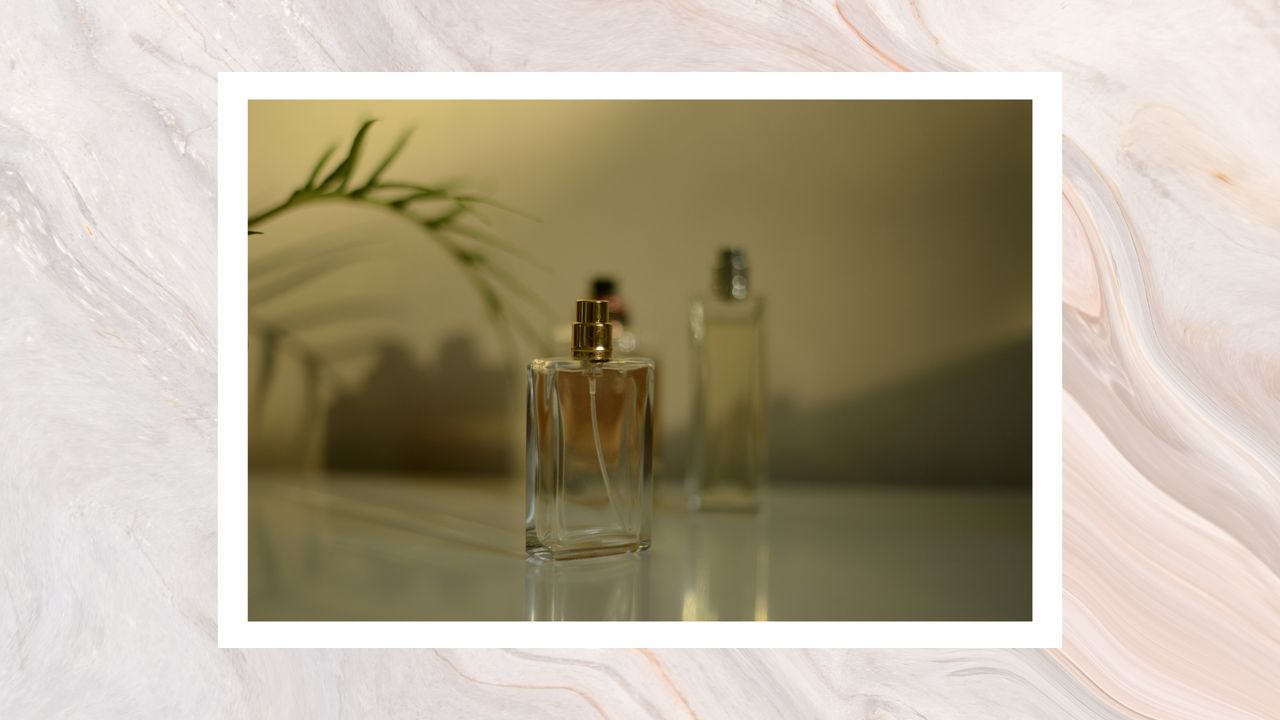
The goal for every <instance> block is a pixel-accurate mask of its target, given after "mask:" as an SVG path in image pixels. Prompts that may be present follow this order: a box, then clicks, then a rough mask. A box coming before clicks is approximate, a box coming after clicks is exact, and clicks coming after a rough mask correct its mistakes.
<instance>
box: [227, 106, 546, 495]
mask: <svg viewBox="0 0 1280 720" xmlns="http://www.w3.org/2000/svg"><path fill="white" fill-rule="evenodd" d="M375 122H376V121H374V120H368V121H365V122H364V123H363V124H361V125H360V127H359V129H358V130H357V131H356V133H355V135H354V137H353V138H352V140H351V142H350V143H349V145H348V146H347V152H346V155H345V156H344V157H343V158H342V159H341V160H339V161H337V162H336V164H334V162H332V161H333V158H334V154H335V153H336V152H337V151H338V146H337V145H335V146H332V147H330V148H329V149H327V150H326V151H325V152H324V153H323V154H321V156H320V158H319V159H318V160H317V161H316V163H315V164H314V165H313V167H312V169H311V172H310V174H309V175H308V176H307V177H306V180H305V182H303V183H302V184H301V185H300V186H299V187H297V188H296V189H295V190H293V191H292V192H291V193H290V194H289V196H288V197H287V198H286V199H285V200H283V201H282V202H280V203H278V204H276V205H274V206H271V207H269V208H266V209H263V210H260V211H258V212H256V213H253V214H252V215H251V216H250V217H249V219H248V236H249V241H250V242H252V243H255V246H257V248H259V249H260V248H261V245H262V244H272V243H273V242H278V241H277V240H276V238H274V237H273V235H272V234H271V233H269V232H264V230H263V228H264V227H266V226H267V224H268V223H269V221H270V220H271V219H273V218H275V217H277V216H280V215H282V214H285V213H290V212H295V211H299V210H304V209H306V208H308V207H313V206H318V205H321V204H339V205H347V206H350V207H366V208H375V209H378V210H380V211H383V212H387V213H391V214H393V215H395V216H397V217H399V218H401V219H402V220H403V221H404V222H405V224H406V227H411V228H414V229H416V233H415V235H414V237H417V238H421V239H427V240H429V241H431V242H433V243H435V245H436V246H438V247H439V248H440V249H442V250H444V252H445V254H446V255H447V256H448V257H449V258H450V259H451V260H453V262H454V263H455V265H456V268H457V270H458V271H459V272H460V273H462V275H463V276H464V277H465V278H466V279H467V280H468V281H469V283H470V284H471V286H472V287H473V288H474V289H475V291H476V294H477V295H478V296H479V299H480V301H481V302H482V303H483V305H484V308H485V311H486V314H487V316H488V318H489V320H490V324H491V325H492V327H493V329H494V331H495V332H496V333H497V335H498V338H499V340H500V342H501V343H502V346H503V349H504V355H505V356H506V358H507V359H508V361H514V359H515V358H517V357H518V356H519V353H518V345H519V344H520V343H522V342H525V343H528V344H530V345H531V346H534V347H537V346H539V345H540V343H541V342H542V340H541V336H540V335H539V333H538V332H537V331H536V330H535V324H534V320H532V319H531V318H529V317H527V316H526V315H525V314H524V313H523V312H522V308H523V309H524V310H525V311H528V310H529V309H532V311H533V312H534V313H535V315H536V319H537V320H538V321H539V322H541V323H542V324H545V318H546V317H548V316H549V312H548V310H547V308H546V306H545V304H544V303H543V302H542V301H541V299H540V298H538V297H537V296H536V295H535V294H534V293H533V292H532V291H531V290H530V289H529V288H528V287H527V286H525V285H524V284H523V283H521V282H520V281H519V279H517V277H516V276H515V275H514V274H513V273H512V272H510V271H509V270H507V269H505V268H504V267H502V265H501V264H500V263H499V262H498V261H497V260H496V259H495V256H496V255H499V254H500V255H502V256H505V257H507V258H515V259H519V260H521V261H523V262H525V263H528V264H534V262H533V260H532V259H531V257H530V256H529V255H527V254H526V253H524V252H522V251H521V250H520V249H519V248H516V247H514V246H512V245H510V244H508V243H505V242H503V241H502V240H500V239H499V238H497V237H495V236H494V235H493V234H491V233H490V232H488V231H487V230H486V229H484V227H483V226H484V225H485V224H486V223H487V221H486V215H485V213H486V212H487V211H491V210H497V211H502V212H511V213H516V214H521V213H518V211H515V210H513V209H511V208H509V207H507V206H505V205H501V204H499V203H497V202H495V201H493V200H491V199H489V198H485V197H481V196H478V195H474V194H470V193H465V192H462V191H461V190H459V189H458V188H456V187H453V186H451V185H447V184H438V185H433V184H423V183H419V182H413V181H404V180H388V179H385V177H384V175H385V174H386V172H387V171H388V169H389V168H390V167H391V165H392V163H393V162H394V161H395V159H396V157H397V156H398V155H399V154H400V152H401V150H403V149H404V147H405V145H406V143H407V142H408V141H409V138H410V135H411V133H410V132H405V133H404V134H402V135H401V136H400V137H399V139H398V140H397V141H396V142H395V144H394V145H393V146H392V147H391V149H390V150H389V151H388V152H387V153H386V154H385V155H384V156H382V157H381V158H380V159H378V161H377V162H376V164H374V165H373V166H372V170H370V171H368V173H367V174H362V170H361V167H360V166H361V160H362V158H363V152H364V149H365V140H366V137H367V136H368V133H369V131H370V128H371V127H372V126H373V125H374V123H375ZM526 217H527V216H526ZM383 245H384V241H383V240H379V239H375V240H362V239H352V238H338V239H336V240H332V239H329V240H326V239H323V238H308V239H307V242H303V243H300V244H298V245H295V246H289V247H280V248H279V249H270V248H268V251H267V252H266V253H265V254H262V255H259V256H258V257H257V258H256V259H255V260H254V261H252V262H251V263H250V266H249V318H248V323H249V333H250V340H251V343H250V344H251V347H253V346H256V348H257V350H258V351H257V353H255V354H253V355H251V357H250V362H251V363H254V362H256V363H257V372H256V373H255V374H251V377H253V378H254V379H255V382H253V383H252V384H251V386H250V388H249V425H250V434H249V437H250V447H249V454H250V462H251V464H254V463H255V459H261V457H262V455H263V454H262V453H261V452H255V450H256V448H255V438H256V437H258V436H259V435H260V433H258V432H256V430H257V429H260V428H261V427H262V423H264V422H265V410H266V408H267V405H268V403H269V401H270V400H271V398H272V395H273V391H277V388H278V387H279V386H280V385H281V383H282V379H283V377H284V375H285V374H286V373H289V372H296V375H297V377H298V381H297V383H296V384H298V385H300V393H301V398H302V402H301V407H300V410H299V411H298V412H297V416H296V417H295V418H294V419H293V420H294V422H295V429H294V431H293V433H292V438H293V439H292V440H291V442H290V444H291V445H292V448H291V452H290V453H289V455H290V456H291V457H294V458H314V457H315V456H316V453H315V450H316V449H317V448H318V447H319V445H320V444H321V442H322V439H323V436H324V434H325V433H324V421H325V419H326V418H329V419H330V420H335V421H337V422H338V425H339V426H340V427H348V426H350V425H351V424H352V421H356V422H361V423H365V431H364V433H362V437H369V436H370V435H371V434H373V433H374V432H376V430H377V427H381V428H388V427H397V428H401V429H400V430H398V431H397V432H399V433H400V434H401V435H403V433H404V432H408V431H412V430H408V431H406V430H404V429H403V428H404V427H405V425H406V424H407V425H408V426H409V427H410V428H411V429H412V428H419V429H424V428H423V422H422V417H424V415H423V410H424V408H431V407H432V405H431V404H432V403H433V402H435V400H436V399H437V398H438V397H446V396H447V397H451V396H448V395H447V393H443V392H441V393H440V394H439V395H437V394H436V393H435V392H434V391H433V390H432V388H435V390H441V388H442V386H441V385H440V384H439V383H437V382H433V380H432V378H433V377H437V376H438V373H435V374H433V373H432V371H431V370H430V369H429V368H424V367H421V366H418V365H417V364H416V363H415V362H414V361H413V358H412V357H411V354H410V352H409V350H408V348H407V347H406V346H405V345H404V344H402V343H398V342H396V341H395V340H393V339H387V338H385V337H373V338H369V339H368V340H360V339H358V340H355V341H352V340H351V339H350V338H347V339H345V340H343V341H341V342H326V341H324V340H322V339H321V338H322V337H323V335H324V333H323V331H324V330H325V329H327V328H330V327H332V326H334V325H337V324H341V323H352V322H361V321H367V320H370V319H375V318H392V319H394V318H397V317H400V316H403V315H404V314H406V311H407V308H406V306H405V304H404V302H403V301H402V300H401V299H400V298H397V297H394V296H377V295H365V296H359V297H340V298H336V299H332V300H325V301H322V302H318V303H308V304H304V305H302V306H301V307H298V306H297V303H296V302H287V301H289V300H293V299H296V297H297V295H298V293H299V292H300V291H302V290H304V289H307V290H311V291H314V289H315V288H316V287H317V286H319V285H320V284H321V283H322V282H323V281H324V280H325V278H327V277H330V276H332V275H334V274H335V273H337V272H338V271H340V270H343V269H345V268H349V267H351V266H353V265H354V264H356V263H357V262H359V261H363V260H368V259H371V257H373V256H376V253H377V250H378V249H380V248H381V247H382V246H383ZM517 299H518V300H519V301H520V302H514V300H517ZM281 308H287V309H285V310H282V309H281ZM375 352H376V354H377V357H376V359H375V369H374V376H373V377H371V378H369V381H368V382H367V383H365V384H358V383H356V382H354V381H353V380H352V378H350V377H348V376H346V375H344V373H343V372H342V371H341V370H340V369H339V368H340V366H342V365H343V364H344V363H347V362H348V361H351V360H353V359H360V358H366V357H367V356H368V355H369V354H370V353H375ZM442 362H443V364H444V367H442V368H441V370H440V371H441V372H454V373H460V374H462V375H463V376H467V375H475V374H477V373H478V374H479V376H480V377H477V378H476V382H475V383H468V385H469V386H470V387H472V388H475V387H494V388H497V389H498V390H499V391H498V392H496V393H490V395H492V397H488V396H486V397H487V398H488V399H487V400H486V398H470V399H469V401H471V402H476V401H481V402H480V403H479V405H477V406H473V407H476V408H477V412H479V413H480V414H481V415H482V416H484V417H483V418H482V419H481V422H483V423H489V424H487V425H485V427H486V428H487V429H488V432H489V433H490V435H491V436H492V435H497V434H500V432H501V427H502V423H501V421H500V418H501V417H502V416H503V413H505V412H506V407H505V402H506V399H505V398H506V395H507V393H504V392H501V388H502V387H503V384H502V380H500V379H499V378H505V377H506V375H505V373H504V371H503V370H502V369H501V368H484V367H482V366H481V365H480V363H478V362H476V361H475V358H474V353H473V352H472V349H471V346H470V345H469V344H467V343H466V342H465V341H458V340H452V341H450V342H449V343H447V344H446V347H445V349H444V352H443V354H442ZM467 363H470V364H469V365H468V364H467ZM460 364H461V365H466V367H459V365H460ZM454 377H457V375H455V376H454ZM388 383H406V387H408V388H409V389H410V390H411V392H410V393H409V394H408V395H405V394H403V393H401V394H399V396H398V399H397V395H396V393H395V391H394V389H390V386H389V385H388ZM334 397H338V398H341V400H340V401H339V403H338V405H337V406H335V408H334V412H333V413H329V412H328V411H327V410H326V408H325V405H326V404H327V403H329V402H330V399H331V398H334ZM447 397H446V399H447ZM411 400H412V401H413V402H416V403H420V404H418V405H417V406H416V407H417V415H416V416H412V417H411V416H409V415H407V413H410V412H411V406H410V405H409V404H408V403H409V402H410V401H411ZM486 403H488V404H486ZM371 412H372V413H378V412H382V413H385V414H383V415H378V416H377V417H370V415H369V413H371ZM433 412H435V413H436V414H442V413H440V412H439V411H438V409H434V410H433ZM373 422H376V423H377V426H376V427H375V428H372V429H371V428H369V427H368V423H373ZM425 429H426V430H427V431H428V432H431V431H432V430H431V428H425ZM434 430H435V431H439V430H440V428H439V427H435V428H434ZM490 439H491V440H493V441H494V442H496V443H501V442H503V441H502V439H501V438H500V437H491V438H490ZM409 444H410V443H409V442H408V441H405V440H403V439H402V440H401V441H399V444H398V446H400V447H407V446H408V445H409ZM471 450H474V448H471ZM465 452H470V451H469V450H467V451H465ZM456 454H457V453H454V454H453V455H456ZM326 455H327V457H328V459H329V460H330V461H331V462H335V463H336V464H337V465H338V466H340V467H344V468H354V467H366V468H369V467H370V465H372V468H371V469H393V468H390V467H387V466H386V461H380V462H373V461H372V460H371V457H372V456H371V454H370V453H357V452H354V451H353V449H352V448H350V447H348V446H347V445H344V444H343V443H341V442H338V443H332V444H331V447H330V449H329V451H327V452H326ZM485 456H486V457H495V456H494V455H491V454H486V455H485ZM399 457H400V459H401V460H404V461H405V462H406V463H407V466H400V467H396V468H394V469H401V470H403V469H410V470H420V471H430V470H458V469H459V468H457V467H454V465H456V463H453V462H452V461H450V460H448V458H449V457H452V455H448V454H446V455H445V456H444V460H445V465H446V466H447V467H437V466H435V465H433V464H432V462H433V461H432V459H431V457H430V456H428V455H424V454H423V453H422V452H417V453H410V454H408V455H406V454H405V453H401V454H400V455H399ZM496 457H498V458H501V455H500V454H499V455H496ZM362 458H363V459H362ZM451 463H452V464H451ZM301 464H303V465H304V466H305V465H306V464H308V463H307V462H306V461H305V460H304V461H303V462H302V463H301ZM470 469H471V470H472V471H476V470H480V471H492V470H493V468H488V467H486V468H478V469H477V468H470Z"/></svg>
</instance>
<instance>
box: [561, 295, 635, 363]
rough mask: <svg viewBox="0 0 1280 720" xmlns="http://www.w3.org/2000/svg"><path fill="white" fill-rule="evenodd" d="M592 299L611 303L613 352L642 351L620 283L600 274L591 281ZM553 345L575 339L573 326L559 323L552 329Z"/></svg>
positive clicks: (624, 353) (610, 318)
mask: <svg viewBox="0 0 1280 720" xmlns="http://www.w3.org/2000/svg"><path fill="white" fill-rule="evenodd" d="M591 299H592V300H603V301H605V302H607V303H609V322H610V324H612V325H613V352H614V354H615V355H631V354H634V353H637V352H640V338H639V337H638V336H637V335H636V332H635V328H633V327H632V326H631V310H630V307H629V306H628V305H627V303H626V301H625V300H624V299H623V298H622V296H621V295H619V294H618V283H617V281H615V280H614V279H613V278H611V277H607V276H604V275H600V276H598V277H596V278H594V279H593V280H592V281H591ZM551 341H552V346H553V347H564V346H566V345H568V344H569V343H570V342H572V341H573V326H572V325H570V324H569V323H562V324H558V325H556V326H555V327H553V328H552V330H551Z"/></svg>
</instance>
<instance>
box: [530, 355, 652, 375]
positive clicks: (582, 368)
mask: <svg viewBox="0 0 1280 720" xmlns="http://www.w3.org/2000/svg"><path fill="white" fill-rule="evenodd" d="M653 367H654V362H653V360H650V359H649V358H646V357H635V356H631V355H628V356H626V357H616V358H611V359H609V360H606V361H604V362H590V361H585V360H581V359H579V358H575V357H568V356H563V357H549V358H536V359H534V360H532V361H530V363H529V371H530V372H543V373H547V372H556V373H561V372H588V371H598V372H629V371H632V370H641V369H645V368H648V369H650V370H652V369H653Z"/></svg>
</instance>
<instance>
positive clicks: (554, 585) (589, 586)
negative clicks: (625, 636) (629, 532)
mask: <svg viewBox="0 0 1280 720" xmlns="http://www.w3.org/2000/svg"><path fill="white" fill-rule="evenodd" d="M648 563H649V553H627V554H625V555H612V556H609V557H599V558H587V559H584V560H580V561H578V562H571V563H565V562H556V561H554V560H546V559H543V558H538V557H532V558H529V560H528V561H527V562H526V565H525V611H526V613H527V615H528V618H529V619H530V620H589V621H598V620H648V619H649V614H648V609H647V607H648V605H647V600H648V588H649V582H648V575H649V565H648Z"/></svg>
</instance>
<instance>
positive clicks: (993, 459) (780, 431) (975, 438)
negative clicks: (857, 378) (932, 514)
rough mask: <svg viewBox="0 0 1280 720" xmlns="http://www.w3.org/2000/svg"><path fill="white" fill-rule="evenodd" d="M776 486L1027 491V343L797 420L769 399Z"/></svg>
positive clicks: (783, 405)
mask: <svg viewBox="0 0 1280 720" xmlns="http://www.w3.org/2000/svg"><path fill="white" fill-rule="evenodd" d="M769 421H770V428H769V445H770V449H771V451H772V452H771V457H770V466H771V468H772V469H773V472H774V476H775V477H776V478H777V481H778V482H787V481H789V480H792V479H794V480H810V481H817V482H856V483H887V484H918V485H924V484H930V485H952V486H969V487H972V486H978V485H1005V486H1011V485H1021V486H1025V487H1028V488H1029V487H1030V486H1031V338H1030V337H1026V338H1024V339H1021V340H1018V341H1016V342H1012V343H1008V344H1005V345H1001V346H997V347H994V348H992V349H990V350H987V351H985V352H983V353H981V354H979V355H976V356H971V357H968V358H966V359H964V360H961V361H958V362H955V363H952V364H950V365H947V366H944V367H942V368H940V369H938V370H935V371H933V372H930V373H928V374H925V375H921V376H918V377H916V378H913V379H911V380H908V381H906V382H902V383H899V384H897V385H893V386H890V387H885V388H883V389H880V390H877V391H874V392H872V393H869V394H867V395H863V396H861V397H856V398H851V399H849V400H847V401H844V402H840V403H838V404H834V405H830V406H828V407H826V408H823V409H820V410H818V411H815V412H808V413H803V414H798V413H796V412H794V411H793V410H792V409H791V408H790V407H789V405H788V404H786V403H778V402H775V403H774V405H773V407H772V408H771V412H770V415H769Z"/></svg>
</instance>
